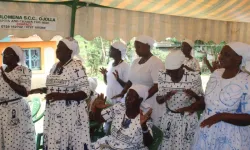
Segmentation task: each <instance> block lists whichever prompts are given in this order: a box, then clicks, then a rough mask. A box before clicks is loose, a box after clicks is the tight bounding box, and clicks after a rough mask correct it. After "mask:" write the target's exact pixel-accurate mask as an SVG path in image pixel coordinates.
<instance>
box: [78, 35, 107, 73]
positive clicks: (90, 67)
mask: <svg viewBox="0 0 250 150" xmlns="http://www.w3.org/2000/svg"><path fill="white" fill-rule="evenodd" d="M74 38H75V39H76V40H77V41H78V43H79V47H80V55H81V56H82V57H83V58H84V64H85V67H86V69H87V73H88V74H89V75H90V76H97V74H98V72H99V68H100V66H102V65H103V64H105V63H106V62H107V59H106V54H107V51H108V49H109V47H110V42H109V41H106V40H104V39H102V38H100V37H97V38H95V39H94V40H93V41H87V40H85V39H84V38H82V37H81V36H79V35H78V36H75V37H74Z"/></svg>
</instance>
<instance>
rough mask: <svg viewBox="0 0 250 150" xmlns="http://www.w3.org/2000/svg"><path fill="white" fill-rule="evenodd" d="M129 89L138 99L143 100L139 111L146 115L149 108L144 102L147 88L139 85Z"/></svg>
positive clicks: (146, 96)
mask: <svg viewBox="0 0 250 150" xmlns="http://www.w3.org/2000/svg"><path fill="white" fill-rule="evenodd" d="M129 89H133V90H135V91H136V93H137V94H138V95H139V97H141V98H142V99H143V101H142V103H141V106H140V109H141V110H142V111H143V113H146V112H147V111H148V110H149V109H150V108H151V106H150V105H149V104H148V103H146V102H144V101H145V100H146V99H147V98H148V90H149V87H147V86H145V85H141V84H133V85H132V86H131V87H130V88H129Z"/></svg>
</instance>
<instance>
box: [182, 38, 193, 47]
mask: <svg viewBox="0 0 250 150" xmlns="http://www.w3.org/2000/svg"><path fill="white" fill-rule="evenodd" d="M182 42H186V43H188V44H189V45H190V46H191V47H192V48H193V47H194V42H193V41H191V40H189V39H185V40H184V41H182Z"/></svg>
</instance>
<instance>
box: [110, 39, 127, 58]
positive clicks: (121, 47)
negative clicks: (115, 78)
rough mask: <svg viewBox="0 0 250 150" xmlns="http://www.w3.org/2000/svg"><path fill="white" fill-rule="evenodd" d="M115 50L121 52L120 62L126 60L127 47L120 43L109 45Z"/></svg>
mask: <svg viewBox="0 0 250 150" xmlns="http://www.w3.org/2000/svg"><path fill="white" fill-rule="evenodd" d="M111 46H112V47H114V48H115V49H118V50H119V51H120V52H121V56H122V60H124V59H125V58H126V51H127V46H126V45H125V44H124V43H122V42H115V43H113V44H112V45H111Z"/></svg>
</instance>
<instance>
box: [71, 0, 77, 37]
mask: <svg viewBox="0 0 250 150" xmlns="http://www.w3.org/2000/svg"><path fill="white" fill-rule="evenodd" d="M78 2H79V0H74V1H73V3H72V7H71V23H70V36H71V37H74V34H75V19H76V10H77V4H78Z"/></svg>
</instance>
